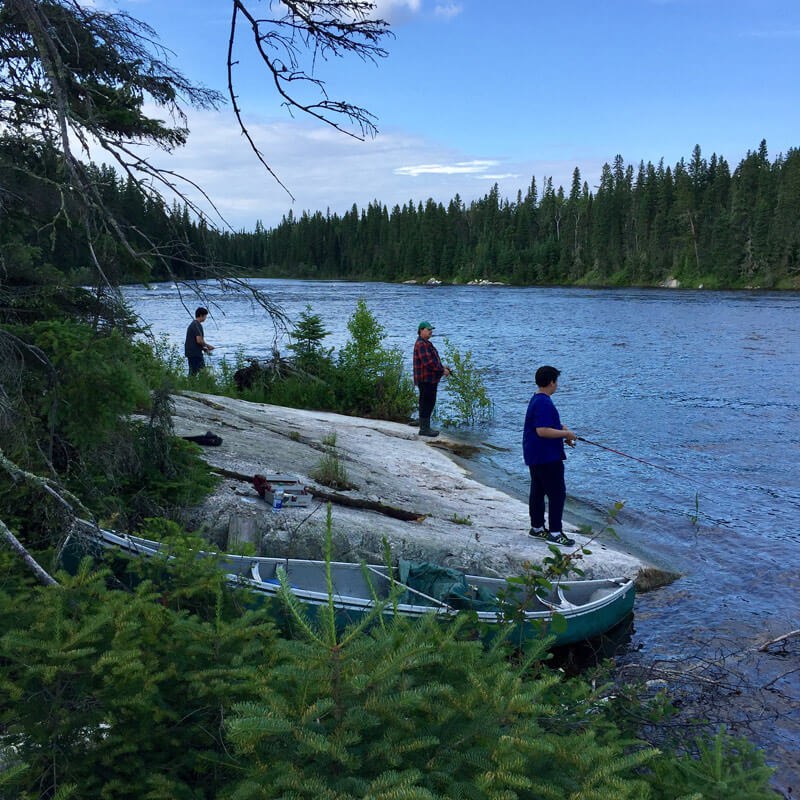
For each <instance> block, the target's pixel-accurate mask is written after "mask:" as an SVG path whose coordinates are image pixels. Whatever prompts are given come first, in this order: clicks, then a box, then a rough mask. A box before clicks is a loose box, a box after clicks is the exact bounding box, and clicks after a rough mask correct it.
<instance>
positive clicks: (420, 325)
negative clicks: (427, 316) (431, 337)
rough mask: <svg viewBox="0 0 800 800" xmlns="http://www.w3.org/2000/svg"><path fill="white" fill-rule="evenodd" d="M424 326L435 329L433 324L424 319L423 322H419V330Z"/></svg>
mask: <svg viewBox="0 0 800 800" xmlns="http://www.w3.org/2000/svg"><path fill="white" fill-rule="evenodd" d="M423 328H430V329H431V330H433V325H431V324H430V322H426V321H425V320H422V322H420V324H419V327H418V328H417V331H418V332H419V331H421V330H422V329H423Z"/></svg>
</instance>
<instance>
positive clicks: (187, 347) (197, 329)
mask: <svg viewBox="0 0 800 800" xmlns="http://www.w3.org/2000/svg"><path fill="white" fill-rule="evenodd" d="M198 336H204V334H203V326H202V325H201V324H200V323H199V322H198V321H197V320H196V319H195V320H192V322H190V323H189V327H188V328H187V329H186V342H185V343H184V345H183V352H184V353H185V355H186V357H187V358H197V356H202V355H203V348H202V347H200V345H199V344H197V337H198Z"/></svg>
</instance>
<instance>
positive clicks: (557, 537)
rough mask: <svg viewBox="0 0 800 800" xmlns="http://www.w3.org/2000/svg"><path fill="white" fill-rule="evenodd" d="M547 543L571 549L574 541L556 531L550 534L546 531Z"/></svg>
mask: <svg viewBox="0 0 800 800" xmlns="http://www.w3.org/2000/svg"><path fill="white" fill-rule="evenodd" d="M545 538H546V539H547V541H548V542H552V543H553V544H560V545H562V546H563V547H571V546H572V545H573V544H575V540H574V539H570V538H569V536H567V535H566V534H565V533H562V532H561V531H556V532H555V533H550V532H549V531H548V533H547V536H546V537H545Z"/></svg>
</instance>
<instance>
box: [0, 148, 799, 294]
mask: <svg viewBox="0 0 800 800" xmlns="http://www.w3.org/2000/svg"><path fill="white" fill-rule="evenodd" d="M39 163H40V164H43V165H46V164H47V163H48V161H47V159H41V160H40V161H39ZM51 163H53V164H55V162H54V161H53V162H51ZM52 169H57V166H55V165H54V166H53V167H52ZM91 174H92V180H93V183H94V185H95V186H98V187H100V193H101V195H102V198H103V202H104V203H105V204H106V207H107V208H108V209H109V210H111V211H113V213H114V214H115V215H116V216H117V218H118V219H119V220H121V225H124V228H125V230H126V232H127V235H128V238H129V239H130V240H131V241H134V242H136V243H137V244H139V245H140V246H141V247H142V249H144V250H146V249H147V247H148V246H151V247H152V246H154V243H157V245H158V248H159V254H160V256H159V258H158V259H155V258H154V259H152V261H151V264H150V268H149V270H145V272H148V273H149V274H147V275H143V269H142V262H141V260H139V261H137V262H136V263H135V264H134V262H133V260H132V259H131V258H130V257H129V255H128V254H127V253H126V252H125V248H123V247H121V246H119V245H116V251H117V254H116V257H111V258H109V256H110V255H111V254H110V253H109V252H108V250H109V249H110V250H113V249H114V244H113V243H109V245H108V249H107V250H106V252H105V257H106V265H107V266H106V269H107V270H110V271H111V273H112V274H113V277H114V278H115V279H117V280H121V281H125V280H141V279H142V277H147V278H150V279H155V280H158V279H168V278H174V277H178V278H198V277H204V271H207V270H208V265H209V264H213V265H215V272H225V271H226V270H228V271H230V272H231V273H233V272H234V271H235V270H236V269H237V268H240V269H243V270H244V271H245V272H246V273H247V274H250V275H260V276H274V277H284V276H286V277H295V278H318V279H332V278H335V279H351V280H381V281H402V280H427V279H429V278H431V277H435V278H437V279H439V280H442V281H445V282H456V283H467V282H469V281H471V280H493V281H502V282H505V283H512V284H520V285H524V284H567V285H569V284H578V285H598V286H627V285H643V286H647V285H658V284H660V283H662V282H664V281H665V280H667V279H668V278H675V279H677V280H678V281H680V283H681V285H684V286H697V285H700V284H702V285H704V286H706V287H708V288H712V287H713V288H724V287H733V288H737V287H739V288H741V287H752V286H758V287H764V288H797V287H798V286H800V224H799V223H798V220H799V219H800V149H797V148H792V149H790V150H789V151H788V152H787V153H786V154H780V155H778V156H777V157H776V158H775V159H774V160H770V158H769V156H768V153H767V145H766V142H765V141H762V142H761V144H760V146H759V148H758V149H757V150H755V151H751V152H748V153H747V155H746V156H745V157H744V158H743V159H742V160H741V162H740V163H739V164H738V166H736V168H735V169H734V170H733V171H731V168H730V166H729V164H728V162H727V161H726V160H725V159H724V158H722V157H720V156H717V154H716V153H715V154H713V155H712V156H711V158H709V159H706V158H704V157H703V155H702V153H701V149H700V147H699V145H698V146H696V147H695V148H694V151H693V153H692V156H691V158H690V159H689V160H688V162H687V161H686V160H685V159H683V158H682V159H680V160H679V161H678V162H677V163H676V164H675V165H674V166H669V165H666V166H665V164H664V161H663V159H662V160H660V161H659V162H658V163H657V164H653V163H652V162H648V163H647V164H645V163H644V162H641V163H640V164H639V165H638V167H637V168H634V166H633V165H632V164H626V163H625V161H624V159H623V158H622V156H617V157H616V158H615V159H614V160H613V163H611V164H605V165H604V166H603V169H602V173H601V176H600V183H599V184H598V185H597V186H596V187H595V188H594V191H593V190H592V189H590V187H589V184H588V182H587V181H586V180H584V179H583V178H582V176H581V172H580V170H579V169H578V168H577V167H576V168H575V170H574V172H573V178H572V184H571V186H570V189H569V192H565V190H564V189H563V187H558V188H555V187H554V184H553V180H552V178H546V179H544V180H543V181H541V187H540V186H539V184H537V181H536V179H535V178H534V179H533V180H532V181H531V183H530V185H529V187H528V189H527V191H526V192H525V193H524V194H523V193H522V192H521V191H520V192H518V193H517V197H516V199H515V200H514V201H513V202H512V201H510V200H508V199H503V198H501V197H500V194H499V189H498V187H497V185H496V184H495V185H494V186H493V187H492V188H491V190H490V191H489V192H488V193H487V194H486V195H485V196H483V197H482V198H480V199H477V200H474V201H472V202H470V203H469V204H467V203H465V202H464V200H463V199H462V198H461V197H460V196H459V195H456V196H455V197H454V198H453V199H452V200H450V202H449V203H447V205H444V204H443V203H441V202H435V201H434V200H432V199H428V200H427V201H426V202H425V203H422V202H415V201H414V200H409V202H408V203H405V204H403V205H402V206H400V205H395V206H394V207H392V208H389V206H387V205H384V204H383V203H381V202H380V201H377V200H376V201H374V202H372V203H370V204H369V205H368V206H367V207H366V208H364V209H359V208H358V207H357V206H356V205H353V207H352V208H351V209H350V210H349V211H347V212H345V213H344V214H342V215H339V214H336V213H331V212H330V211H328V212H327V213H322V212H321V211H315V212H311V211H304V212H303V213H302V214H300V215H295V214H293V212H291V211H290V212H289V213H288V214H287V215H286V216H284V218H283V219H282V221H281V222H280V223H279V224H278V225H277V226H275V227H274V228H271V229H267V228H265V227H264V226H263V225H262V224H261V223H260V222H257V223H256V226H255V229H254V230H252V231H239V232H231V231H223V230H218V229H215V228H214V227H213V226H211V225H210V224H209V223H208V222H207V221H206V220H205V219H203V218H199V219H198V217H197V216H196V215H194V214H193V213H191V210H190V209H189V208H188V207H187V206H186V205H179V204H177V203H175V204H173V205H172V206H171V207H170V206H168V205H167V204H166V202H165V201H163V200H162V199H158V198H154V197H152V196H146V195H144V194H143V193H142V192H141V191H140V190H139V187H138V186H137V185H136V183H135V181H133V180H132V179H131V178H130V177H127V178H125V179H123V178H120V177H119V175H118V174H117V173H116V172H115V171H114V170H113V169H112V168H110V167H107V166H102V167H92V168H91ZM37 191H38V192H39V193H42V192H44V193H45V194H46V190H45V189H43V188H42V184H41V183H38V185H37ZM38 199H39V203H38V207H39V208H41V209H46V210H47V213H48V214H49V213H51V208H50V207H51V206H52V205H53V204H54V203H55V199H53V198H51V200H50V202H49V203H48V201H47V198H46V197H41V198H38ZM35 205H37V204H34V206H35ZM32 216H34V217H35V216H36V214H35V213H34V214H32ZM26 221H27V222H30V218H29V219H28V220H26ZM2 238H3V240H4V241H3V242H2V243H3V245H4V246H5V247H6V250H7V251H8V245H9V244H10V243H11V242H10V239H13V240H14V242H15V243H16V244H17V245H18V246H17V249H16V252H17V253H19V254H26V257H25V258H24V259H22V262H23V264H24V270H25V272H26V273H27V271H28V270H27V267H28V266H29V265H30V259H31V256H30V253H31V252H34V253H35V254H36V255H37V256H38V258H37V259H35V260H38V261H44V262H47V263H49V264H52V265H53V266H55V267H57V268H58V269H59V271H62V272H66V273H74V274H75V276H76V277H77V278H80V277H81V275H82V272H88V269H89V267H90V258H89V253H88V245H87V242H86V239H85V237H84V236H81V235H80V234H79V233H78V232H76V230H75V229H74V228H72V227H70V226H69V225H66V224H64V225H61V226H59V225H58V224H56V225H55V226H46V225H40V226H36V225H33V226H32V225H28V226H26V227H24V228H23V227H22V226H20V227H10V226H9V227H6V229H5V232H4V234H3V237H2ZM20 240H22V241H20ZM199 264H200V265H203V266H198V265H199ZM81 267H83V268H84V269H83V270H81Z"/></svg>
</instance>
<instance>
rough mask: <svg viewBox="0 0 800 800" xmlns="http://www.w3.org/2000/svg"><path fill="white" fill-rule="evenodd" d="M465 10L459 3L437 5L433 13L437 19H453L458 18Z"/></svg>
mask: <svg viewBox="0 0 800 800" xmlns="http://www.w3.org/2000/svg"><path fill="white" fill-rule="evenodd" d="M463 10H464V8H463V6H461V5H459V4H458V3H437V5H436V8H434V9H433V13H434V14H436V16H437V17H443V18H444V19H452V18H453V17H457V16H458V15H459V14H460V13H461V12H462V11H463Z"/></svg>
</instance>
